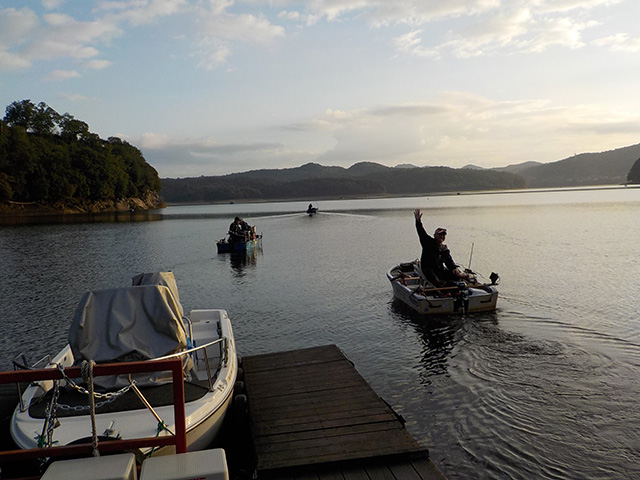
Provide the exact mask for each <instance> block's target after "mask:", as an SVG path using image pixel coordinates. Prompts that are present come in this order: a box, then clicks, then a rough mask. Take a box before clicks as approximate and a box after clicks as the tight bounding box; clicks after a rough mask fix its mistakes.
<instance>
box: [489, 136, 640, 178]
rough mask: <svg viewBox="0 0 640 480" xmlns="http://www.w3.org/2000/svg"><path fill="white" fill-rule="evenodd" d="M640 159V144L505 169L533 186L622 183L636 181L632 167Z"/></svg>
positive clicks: (504, 169)
mask: <svg viewBox="0 0 640 480" xmlns="http://www.w3.org/2000/svg"><path fill="white" fill-rule="evenodd" d="M639 158H640V144H637V145H630V146H628V147H622V148H617V149H615V150H609V151H606V152H598V153H580V154H577V155H574V156H573V157H569V158H565V159H564V160H559V161H557V162H551V163H543V164H536V165H531V166H526V168H522V167H525V165H524V164H523V166H522V167H520V166H518V165H513V166H510V167H505V168H503V169H497V170H502V171H512V172H517V173H518V174H519V175H521V176H522V177H523V178H524V179H525V181H526V182H527V187H529V188H546V187H576V186H583V185H620V184H623V183H626V182H633V180H632V179H631V178H630V177H629V175H630V174H631V168H632V167H633V165H634V163H635V162H636V160H638V159H639Z"/></svg>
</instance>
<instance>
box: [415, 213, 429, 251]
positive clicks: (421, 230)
mask: <svg viewBox="0 0 640 480" xmlns="http://www.w3.org/2000/svg"><path fill="white" fill-rule="evenodd" d="M413 216H414V217H415V219H416V230H417V231H418V237H419V238H420V243H421V244H422V243H423V240H426V239H428V238H430V237H429V234H428V233H427V232H426V231H425V229H424V227H423V226H422V212H421V211H420V209H419V208H416V209H415V210H414V211H413Z"/></svg>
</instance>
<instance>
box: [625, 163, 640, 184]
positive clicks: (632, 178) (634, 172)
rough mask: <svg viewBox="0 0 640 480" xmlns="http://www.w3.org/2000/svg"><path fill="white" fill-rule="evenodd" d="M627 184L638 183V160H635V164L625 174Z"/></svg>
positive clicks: (639, 170) (639, 172) (639, 179)
mask: <svg viewBox="0 0 640 480" xmlns="http://www.w3.org/2000/svg"><path fill="white" fill-rule="evenodd" d="M627 182H629V183H640V158H639V159H638V160H636V162H635V163H634V164H633V166H632V167H631V170H629V173H628V174H627Z"/></svg>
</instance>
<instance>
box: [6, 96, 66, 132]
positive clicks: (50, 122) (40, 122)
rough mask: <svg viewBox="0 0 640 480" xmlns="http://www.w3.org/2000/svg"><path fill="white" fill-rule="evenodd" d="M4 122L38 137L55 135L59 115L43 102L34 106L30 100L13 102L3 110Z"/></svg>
mask: <svg viewBox="0 0 640 480" xmlns="http://www.w3.org/2000/svg"><path fill="white" fill-rule="evenodd" d="M4 121H5V122H7V123H8V124H9V125H10V126H12V127H22V128H24V129H25V130H27V131H28V132H31V133H36V134H38V135H48V134H53V133H55V129H56V127H57V125H58V122H59V121H60V114H59V113H58V112H56V111H55V110H54V109H53V108H51V107H50V106H49V105H47V104H46V103H44V102H40V103H39V104H38V105H35V104H34V103H33V102H32V101H31V100H22V101H21V102H13V103H12V104H11V105H9V106H8V107H7V109H6V110H5V116H4Z"/></svg>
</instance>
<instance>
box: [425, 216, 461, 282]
mask: <svg viewBox="0 0 640 480" xmlns="http://www.w3.org/2000/svg"><path fill="white" fill-rule="evenodd" d="M416 230H417V231H418V237H419V238H420V245H422V255H421V256H420V268H422V271H423V272H424V273H425V274H426V271H425V270H426V269H431V270H433V271H434V273H435V274H436V275H438V272H441V271H443V270H448V271H449V272H452V271H453V270H455V269H456V268H457V265H456V263H455V262H454V261H453V258H452V257H451V252H450V251H449V248H448V247H447V246H446V245H442V248H440V247H439V246H438V242H436V239H435V238H433V237H432V236H431V235H429V234H428V233H427V232H426V231H425V229H424V227H423V226H422V222H421V221H420V220H416Z"/></svg>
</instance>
